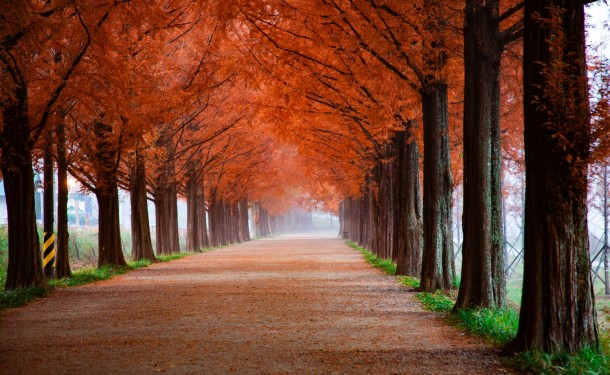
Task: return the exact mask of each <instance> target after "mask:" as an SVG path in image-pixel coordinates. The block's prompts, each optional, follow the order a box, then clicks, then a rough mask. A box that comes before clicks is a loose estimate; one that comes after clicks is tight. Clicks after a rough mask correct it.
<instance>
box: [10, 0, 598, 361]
mask: <svg viewBox="0 0 610 375" xmlns="http://www.w3.org/2000/svg"><path fill="white" fill-rule="evenodd" d="M583 6H584V2H583V1H567V0H535V1H528V2H521V1H518V0H514V1H513V0H507V1H502V2H500V1H499V0H492V1H485V2H481V1H478V0H465V1H459V0H451V1H439V0H417V1H411V2H404V1H398V0H385V1H378V0H356V1H347V0H345V1H343V0H339V1H336V0H335V1H327V0H315V1H311V0H307V1H306V0H294V1H291V2H286V1H281V0H277V1H275V0H272V1H245V0H232V1H226V2H206V1H197V2H192V1H172V2H166V1H161V0H159V1H152V2H151V1H149V2H144V1H116V0H113V1H108V2H90V1H85V0H82V1H73V2H58V3H53V2H51V3H44V4H43V3H38V2H22V1H17V0H14V1H9V2H7V6H6V7H4V8H3V9H2V11H1V12H2V19H3V20H5V21H6V22H2V25H1V26H0V27H1V28H2V29H1V30H2V50H1V51H0V59H1V60H0V62H1V66H0V67H1V69H2V75H1V77H2V88H1V89H0V90H2V91H0V93H1V95H2V97H1V101H0V103H1V105H0V108H1V110H2V116H1V119H2V120H1V121H2V123H1V125H2V128H1V132H0V146H1V149H2V155H1V159H0V169H1V170H2V177H3V179H4V183H5V189H6V194H7V201H8V202H9V205H8V214H9V225H10V230H9V271H8V277H7V284H6V287H7V288H8V289H11V288H16V287H22V286H44V285H45V278H44V276H43V275H42V271H41V266H40V248H39V247H40V245H39V240H38V237H37V233H36V228H35V220H34V204H33V202H34V200H33V195H34V187H33V176H32V166H33V164H34V162H35V161H37V160H41V159H44V160H45V165H46V166H47V167H48V166H49V165H50V164H51V162H55V163H56V165H57V170H58V175H59V181H58V184H59V187H60V194H59V202H58V204H59V207H61V208H63V207H65V205H66V200H67V188H66V179H67V174H68V173H69V174H71V175H72V176H74V177H75V178H76V179H77V180H78V181H79V182H80V183H81V185H82V186H83V187H84V188H85V189H86V190H89V191H91V192H93V193H94V194H95V195H96V197H97V200H98V205H99V208H100V210H99V212H100V244H99V247H100V251H99V254H100V258H99V264H100V265H104V264H119V265H120V264H124V259H123V255H122V253H121V251H120V248H121V246H120V238H119V237H118V236H119V232H118V194H117V191H118V190H117V189H118V188H124V189H126V190H129V191H130V196H131V207H132V235H133V237H134V241H133V243H134V249H133V252H132V253H133V255H134V257H136V258H138V259H139V258H149V259H152V258H154V253H153V250H152V245H151V241H150V237H151V236H150V232H149V226H148V216H147V215H148V213H147V210H146V205H147V200H153V201H154V203H155V208H156V209H155V215H156V217H155V221H156V231H157V233H156V239H157V241H156V247H157V249H156V250H157V253H159V254H163V253H169V252H174V251H177V250H178V236H177V216H176V215H177V209H176V202H177V199H179V197H181V198H183V199H186V201H187V206H188V214H187V216H188V235H187V237H188V239H187V244H188V248H189V249H190V250H198V249H199V248H201V247H206V246H208V245H210V246H216V245H221V244H224V243H230V242H237V241H243V240H247V239H248V238H249V233H248V231H247V222H248V208H249V207H250V211H251V212H253V213H254V214H253V215H252V218H251V219H252V220H254V222H255V223H256V224H257V229H256V233H255V235H256V236H265V235H269V234H270V233H271V232H272V231H275V230H281V229H282V228H284V227H286V226H287V225H288V223H289V221H290V220H291V219H289V215H290V214H288V216H282V215H283V214H285V213H286V212H287V211H288V209H289V208H290V207H292V206H293V205H294V201H296V200H298V199H299V198H300V201H299V204H300V206H302V207H308V208H311V207H313V206H316V205H318V204H323V205H324V207H325V208H326V209H329V210H332V211H334V212H338V213H340V217H341V231H342V233H343V234H344V235H345V236H346V237H349V238H352V239H354V240H356V241H358V242H359V243H361V244H363V245H365V246H367V247H369V248H371V249H372V250H373V251H375V252H376V253H377V254H378V255H380V256H384V257H393V258H394V259H396V260H397V262H398V269H399V272H400V273H402V274H408V275H415V276H420V277H421V285H422V289H424V290H426V291H434V290H436V289H439V288H440V289H449V288H452V287H453V282H454V279H455V276H456V275H455V269H454V265H453V263H454V262H453V249H452V233H451V206H452V191H453V189H454V188H455V187H456V186H457V185H459V184H463V191H464V203H463V205H464V216H463V228H464V247H463V259H464V260H463V267H462V276H461V284H460V291H459V294H458V302H457V305H456V308H473V307H502V306H504V304H505V303H506V297H505V281H504V273H503V268H504V267H503V252H502V247H501V244H502V242H503V241H502V236H503V232H502V185H501V181H502V157H503V156H504V157H507V158H510V159H519V158H521V159H522V158H523V156H524V155H525V162H526V163H525V172H526V175H527V188H526V195H527V199H526V246H525V248H526V249H525V253H526V256H525V258H526V270H525V273H526V277H525V285H524V290H525V291H526V292H525V293H524V297H523V298H524V299H523V303H522V318H521V326H520V331H519V336H518V339H517V340H516V342H515V346H514V348H515V349H516V350H522V349H532V348H540V349H543V350H547V351H562V350H577V349H579V348H581V347H583V346H585V345H589V344H595V343H596V342H597V333H596V325H595V316H594V312H593V296H592V290H591V285H590V277H589V265H588V264H589V263H588V243H587V237H586V226H585V224H584V223H586V220H585V215H586V205H585V203H586V202H585V198H586V177H587V166H588V165H589V164H590V163H591V162H593V161H595V160H601V159H602V158H603V157H604V156H605V153H607V150H608V148H607V142H608V139H607V134H608V133H609V132H608V130H609V129H608V127H609V125H608V119H607V118H608V115H607V114H608V104H607V98H608V95H607V94H608V91H607V88H608V78H607V74H606V75H605V76H604V75H603V74H602V76H603V77H602V79H601V80H599V81H598V82H606V84H605V85H604V84H602V85H600V86H599V88H598V90H597V91H596V92H598V93H599V95H600V96H599V97H598V98H597V99H598V100H596V101H595V102H596V103H597V104H596V105H595V107H594V108H593V110H592V112H591V111H590V107H589V99H588V92H587V80H586V64H585V51H584V14H583ZM521 41H523V42H521ZM600 66H601V67H602V68H598V69H597V70H596V71H598V72H599V71H602V72H603V71H604V68H603V65H600ZM521 67H523V69H521ZM604 79H605V81H604ZM522 88H524V90H522ZM604 90H606V91H604ZM591 113H592V115H591ZM523 118H524V120H525V121H523ZM523 132H525V140H523V137H521V136H520V135H521V134H523ZM604 137H606V138H604ZM524 151H525V152H524ZM44 155H46V157H45V158H43V156H44ZM422 160H423V163H422ZM48 170H49V171H52V168H48ZM422 175H423V176H422ZM422 190H423V194H422ZM45 211H46V210H45ZM50 211H52V210H50ZM59 212H60V215H58V225H57V226H58V258H59V259H58V261H59V263H58V273H59V274H60V275H64V274H65V272H64V271H61V272H60V268H59V267H60V264H63V263H62V262H65V260H63V259H65V256H66V254H67V237H66V233H67V231H66V229H65V228H67V225H66V224H65V222H66V220H67V219H66V218H64V216H66V217H67V215H64V214H63V209H60V210H59ZM540 215H541V216H540ZM208 219H209V222H208ZM540 223H545V225H540ZM61 254H64V255H61ZM62 257H63V258H62ZM585 258H586V259H587V261H586V262H585V261H584V259H585ZM67 272H69V270H68V271H67ZM541 278H542V279H541ZM539 280H542V282H540V281H539Z"/></svg>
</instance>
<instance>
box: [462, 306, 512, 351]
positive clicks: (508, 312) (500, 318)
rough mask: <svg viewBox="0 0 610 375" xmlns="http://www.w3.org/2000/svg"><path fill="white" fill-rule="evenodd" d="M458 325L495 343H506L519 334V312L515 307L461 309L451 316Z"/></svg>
mask: <svg viewBox="0 0 610 375" xmlns="http://www.w3.org/2000/svg"><path fill="white" fill-rule="evenodd" d="M451 318H452V319H454V320H455V321H456V322H457V324H458V326H460V327H462V328H464V329H465V330H467V331H468V332H472V333H474V334H475V335H477V336H481V337H484V338H485V339H487V340H488V341H491V342H492V343H494V344H498V345H506V344H508V343H509V342H511V341H512V340H513V339H514V338H515V336H516V335H517V327H518V326H519V312H518V311H517V310H515V309H511V308H505V309H460V310H457V311H455V313H454V314H452V316H451Z"/></svg>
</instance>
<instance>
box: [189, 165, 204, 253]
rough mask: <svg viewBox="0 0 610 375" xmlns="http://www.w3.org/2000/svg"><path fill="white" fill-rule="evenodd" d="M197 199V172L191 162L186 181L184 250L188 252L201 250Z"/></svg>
mask: <svg viewBox="0 0 610 375" xmlns="http://www.w3.org/2000/svg"><path fill="white" fill-rule="evenodd" d="M198 197H199V194H198V186H197V171H196V170H195V164H194V163H192V162H191V163H190V165H189V171H188V176H187V180H186V210H187V211H186V249H187V250H188V251H200V250H201V244H200V242H199V239H200V236H199V229H200V226H199V213H198V210H199V202H198V201H197V199H198Z"/></svg>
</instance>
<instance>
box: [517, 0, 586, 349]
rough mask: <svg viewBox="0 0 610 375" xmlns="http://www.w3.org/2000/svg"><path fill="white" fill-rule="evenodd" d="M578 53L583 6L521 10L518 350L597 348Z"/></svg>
mask: <svg viewBox="0 0 610 375" xmlns="http://www.w3.org/2000/svg"><path fill="white" fill-rule="evenodd" d="M541 20H545V21H549V22H544V23H543V22H541ZM551 36H553V37H551ZM551 41H552V42H551ZM584 47H585V40H584V9H583V2H582V1H573V0H531V1H527V2H525V32H524V61H523V66H524V72H523V73H524V89H525V91H524V114H525V162H526V168H525V173H526V193H525V194H526V197H525V239H524V241H525V249H524V252H525V255H524V258H525V263H524V279H523V297H522V302H521V313H520V318H519V329H518V333H517V337H516V339H515V341H514V343H513V349H515V350H533V349H540V350H543V351H545V352H566V351H567V352H573V351H576V350H579V349H581V348H583V347H584V346H587V345H591V346H594V347H596V346H597V345H598V335H597V324H596V316H595V309H594V297H593V287H592V281H591V273H590V264H589V243H588V233H587V205H586V198H587V162H586V160H588V156H589V155H588V152H589V144H590V133H589V132H590V126H589V113H588V97H587V80H586V65H585V49H584ZM545 108H548V109H551V108H552V111H551V110H546V109H545ZM562 139H569V140H570V142H569V143H567V142H562Z"/></svg>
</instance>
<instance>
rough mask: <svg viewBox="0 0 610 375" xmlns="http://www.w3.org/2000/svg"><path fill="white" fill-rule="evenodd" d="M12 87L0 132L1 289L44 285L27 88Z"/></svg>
mask: <svg viewBox="0 0 610 375" xmlns="http://www.w3.org/2000/svg"><path fill="white" fill-rule="evenodd" d="M16 90H17V92H16V93H15V95H16V98H17V100H16V102H15V104H14V105H11V106H8V107H6V108H4V113H3V116H4V126H3V127H2V129H1V130H2V133H1V134H0V148H1V149H2V158H0V169H1V170H2V178H3V179H4V191H5V194H6V210H7V216H8V223H9V232H8V269H7V272H6V284H5V289H6V290H12V289H17V288H22V287H45V288H46V287H47V280H46V278H45V277H44V273H43V270H42V261H41V256H40V240H39V238H38V231H37V230H36V212H35V204H34V172H33V170H32V146H31V144H30V127H29V120H28V117H27V116H28V115H27V113H28V105H27V88H26V87H21V88H17V89H16Z"/></svg>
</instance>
